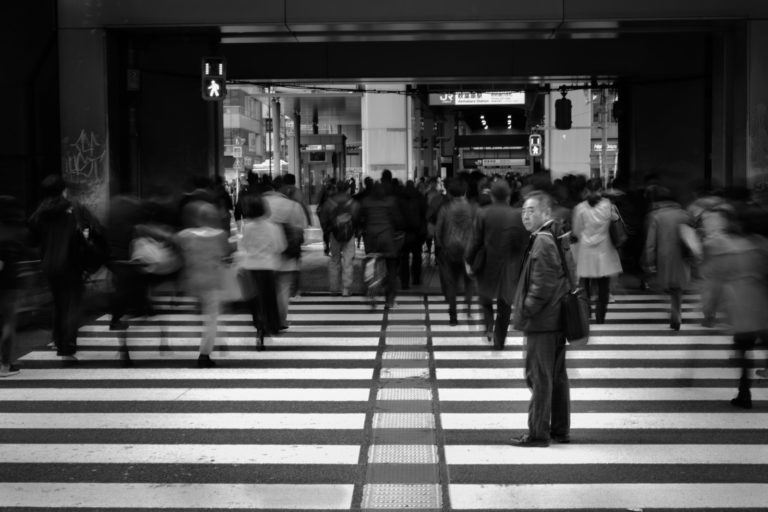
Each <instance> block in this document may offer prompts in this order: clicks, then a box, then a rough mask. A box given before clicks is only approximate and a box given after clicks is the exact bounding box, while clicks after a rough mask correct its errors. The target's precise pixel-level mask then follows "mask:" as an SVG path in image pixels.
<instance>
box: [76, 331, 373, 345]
mask: <svg viewBox="0 0 768 512" xmlns="http://www.w3.org/2000/svg"><path fill="white" fill-rule="evenodd" d="M270 339H271V341H270V342H269V343H271V344H272V345H273V346H274V348H280V347H297V346H313V347H375V346H377V345H378V344H379V338H378V336H371V337H355V338H349V337H343V336H330V337H328V336H327V337H319V336H301V337H296V336H290V335H286V334H282V335H280V336H279V337H271V338H270ZM77 342H78V345H81V346H94V347H117V346H119V340H118V337H117V335H116V334H115V335H113V336H111V337H103V336H89V337H87V338H85V337H81V338H80V339H78V341H77ZM216 343H217V345H226V346H227V347H249V348H254V347H255V346H256V333H255V332H254V333H253V334H252V335H251V336H218V337H217V338H216ZM127 344H128V347H129V348H133V347H160V346H163V347H170V348H173V347H199V346H200V336H194V337H193V336H189V337H175V336H174V337H166V338H158V337H156V336H152V337H138V336H137V337H133V336H129V337H128V338H127Z"/></svg>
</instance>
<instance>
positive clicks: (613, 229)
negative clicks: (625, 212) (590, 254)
mask: <svg viewBox="0 0 768 512" xmlns="http://www.w3.org/2000/svg"><path fill="white" fill-rule="evenodd" d="M613 211H614V212H615V213H616V216H617V217H618V218H617V219H616V220H611V225H610V227H609V229H608V233H609V234H610V236H611V243H612V244H613V246H614V247H615V248H617V249H618V248H619V247H621V246H622V245H624V244H625V243H626V242H627V238H629V234H628V233H627V225H626V224H624V219H622V218H621V214H620V213H619V210H618V209H617V208H616V207H615V206H613Z"/></svg>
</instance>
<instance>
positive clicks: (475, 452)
mask: <svg viewBox="0 0 768 512" xmlns="http://www.w3.org/2000/svg"><path fill="white" fill-rule="evenodd" d="M550 448H551V449H549V450H520V449H518V448H517V447H515V446H511V445H446V446H445V459H446V463H447V464H453V465H467V464H469V465H481V464H513V465H514V464H765V461H766V460H768V446H765V445H734V444H695V445H690V444H595V445H579V444H569V445H552V446H550Z"/></svg>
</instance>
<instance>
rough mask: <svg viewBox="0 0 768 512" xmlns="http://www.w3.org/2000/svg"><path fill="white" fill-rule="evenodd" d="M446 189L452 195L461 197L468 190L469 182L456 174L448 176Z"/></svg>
mask: <svg viewBox="0 0 768 512" xmlns="http://www.w3.org/2000/svg"><path fill="white" fill-rule="evenodd" d="M445 190H446V191H447V192H448V195H450V196H451V197H461V196H463V195H464V194H466V192H467V182H465V181H464V180H462V179H460V178H457V177H455V176H454V177H452V178H448V181H447V182H446V184H445Z"/></svg>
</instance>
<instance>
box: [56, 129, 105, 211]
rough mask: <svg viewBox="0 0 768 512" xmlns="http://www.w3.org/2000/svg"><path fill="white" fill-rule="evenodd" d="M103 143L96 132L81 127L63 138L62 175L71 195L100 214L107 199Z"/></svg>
mask: <svg viewBox="0 0 768 512" xmlns="http://www.w3.org/2000/svg"><path fill="white" fill-rule="evenodd" d="M106 154H107V148H106V144H104V143H103V142H102V140H101V139H100V137H99V135H98V134H97V133H96V132H93V131H88V130H86V129H84V128H83V129H82V130H80V135H79V136H78V137H77V139H76V140H75V141H74V142H71V139H70V138H69V137H65V138H64V140H63V141H62V177H63V178H64V181H65V182H66V183H67V188H68V189H69V192H70V194H71V196H72V197H73V198H75V199H76V200H77V201H79V202H80V203H82V204H84V205H85V206H87V207H88V208H89V209H91V211H93V212H94V213H96V214H97V215H100V214H101V213H103V212H104V209H105V207H106V201H107V170H106Z"/></svg>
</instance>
